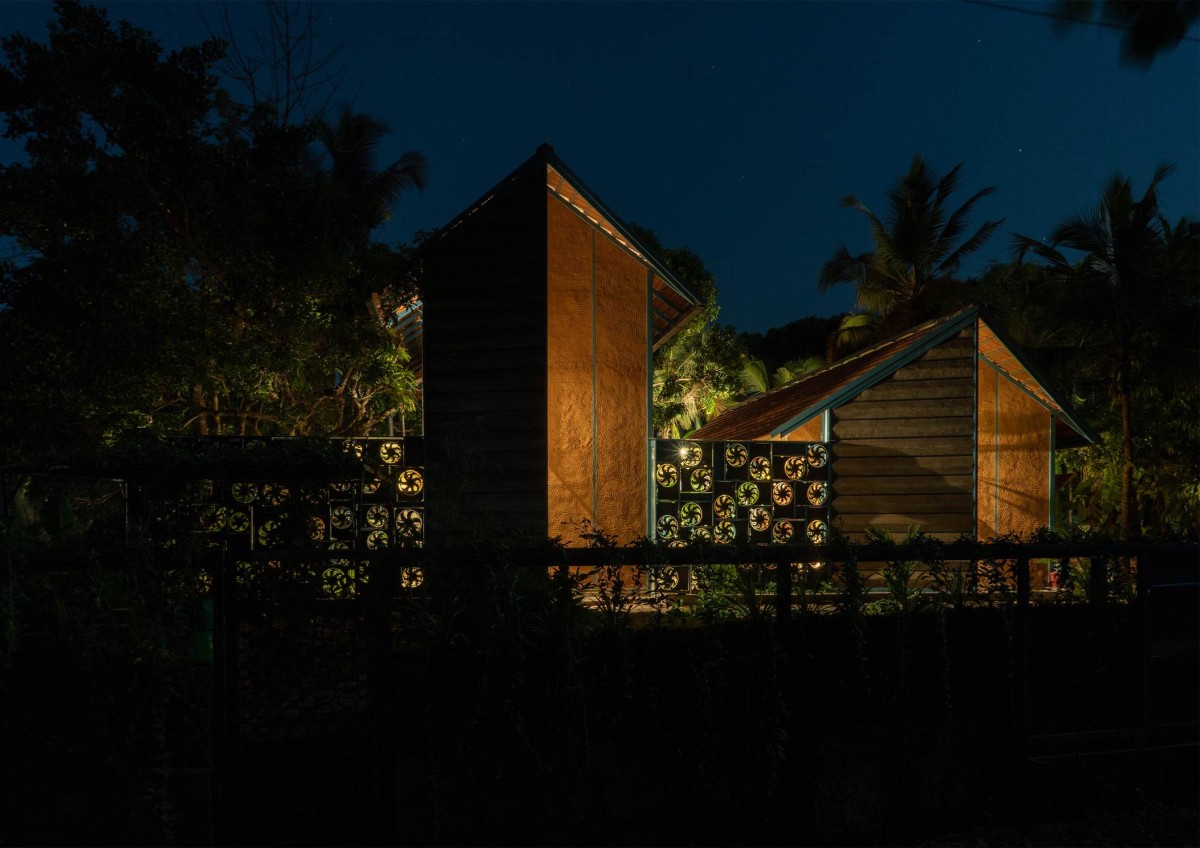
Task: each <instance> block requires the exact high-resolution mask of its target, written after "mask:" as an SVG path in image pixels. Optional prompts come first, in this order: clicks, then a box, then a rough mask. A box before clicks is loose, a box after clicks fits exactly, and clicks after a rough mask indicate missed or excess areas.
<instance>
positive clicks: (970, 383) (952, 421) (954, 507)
mask: <svg viewBox="0 0 1200 848" xmlns="http://www.w3.org/2000/svg"><path fill="white" fill-rule="evenodd" d="M974 348H975V341H974V330H973V328H972V329H967V330H964V331H963V332H962V333H960V334H959V335H957V336H955V337H954V338H953V339H950V340H948V341H946V342H943V343H942V344H941V345H939V346H937V347H936V348H933V349H932V350H930V351H928V352H926V353H925V354H924V355H923V356H922V357H921V358H920V359H918V360H916V361H915V362H912V363H910V364H908V365H906V366H904V367H903V368H901V369H900V370H899V371H897V372H896V373H895V374H893V375H891V376H890V377H888V378H887V379H886V380H884V381H882V382H881V383H879V384H877V385H875V386H873V387H871V388H870V389H867V390H865V391H863V392H862V393H861V394H859V395H858V396H857V397H856V398H854V399H853V400H851V401H849V402H847V403H845V404H843V405H842V406H840V407H838V408H836V409H834V410H833V412H832V426H831V431H832V436H833V439H832V444H831V449H832V451H833V457H834V459H833V473H834V477H833V483H832V493H833V498H832V507H833V513H834V516H835V521H836V522H837V523H838V524H839V525H840V526H841V527H842V529H843V530H845V531H846V532H847V533H849V534H850V535H851V536H852V537H854V538H862V533H863V531H864V530H865V529H866V527H867V525H875V526H879V527H883V528H885V529H887V530H890V531H892V532H893V533H903V532H904V531H905V530H906V529H907V528H908V527H909V526H915V527H919V528H920V529H922V530H924V531H925V532H926V533H929V534H931V535H934V536H937V537H939V538H944V539H953V538H954V537H956V536H958V535H959V534H960V533H969V532H972V531H973V530H974V528H975V499H974V473H975V456H974V434H975V411H976V410H975V397H974V385H975V359H974Z"/></svg>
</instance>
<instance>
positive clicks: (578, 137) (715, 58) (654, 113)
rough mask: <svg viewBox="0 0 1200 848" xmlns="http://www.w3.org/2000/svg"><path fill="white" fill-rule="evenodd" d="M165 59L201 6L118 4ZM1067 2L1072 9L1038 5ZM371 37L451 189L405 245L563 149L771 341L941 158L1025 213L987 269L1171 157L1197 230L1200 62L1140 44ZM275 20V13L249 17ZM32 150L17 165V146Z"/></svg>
mask: <svg viewBox="0 0 1200 848" xmlns="http://www.w3.org/2000/svg"><path fill="white" fill-rule="evenodd" d="M103 5H106V6H107V7H108V8H109V10H110V13H109V14H110V19H114V20H115V19H119V18H124V19H127V20H129V21H131V22H132V23H134V24H137V25H139V26H142V27H145V28H146V29H149V30H150V31H151V32H152V33H154V34H155V35H156V36H157V37H158V38H159V39H160V40H161V41H162V42H163V44H164V46H166V47H168V48H171V47H178V46H182V45H184V44H188V43H194V42H197V41H199V40H202V39H203V37H204V35H205V27H204V23H203V21H202V17H203V16H207V17H208V18H210V19H214V18H215V17H216V12H217V7H216V6H215V5H212V4H196V3H154V4H151V3H109V4H103ZM1023 8H1026V9H1046V8H1047V4H1024V5H1023ZM317 9H318V10H319V11H321V12H322V13H323V15H324V23H325V25H326V30H325V31H326V35H327V37H328V39H329V41H330V42H331V43H332V42H336V41H339V40H343V39H344V40H345V45H346V46H345V50H344V52H343V54H342V60H343V63H344V66H345V76H344V81H343V84H342V88H341V91H340V95H339V97H338V98H337V100H338V102H349V103H352V104H353V105H354V106H355V107H356V108H357V109H359V110H363V111H367V112H370V113H373V114H375V115H377V116H379V117H381V118H382V119H383V120H385V121H386V122H387V123H388V124H389V126H390V127H391V128H392V130H393V135H392V137H391V138H390V140H389V142H388V144H387V146H386V147H385V148H384V150H383V158H384V159H385V160H390V159H391V158H394V157H396V156H398V155H399V154H400V153H401V152H402V151H404V150H407V149H415V150H420V151H422V152H423V153H425V154H426V156H427V157H428V159H429V163H430V168H431V185H430V186H429V188H428V189H427V191H426V192H425V193H424V194H423V195H417V194H412V195H407V196H404V197H402V198H401V200H400V202H399V203H398V204H397V206H396V208H395V214H394V218H393V220H392V221H391V222H390V223H389V224H388V225H387V227H386V228H385V229H384V230H383V231H382V233H381V236H382V237H383V238H385V239H387V240H390V241H408V240H410V239H411V237H412V234H413V233H414V232H415V231H417V230H420V229H432V228H434V227H437V226H440V225H442V224H445V223H447V222H448V221H449V220H450V219H451V218H453V217H454V216H455V215H456V214H457V213H458V212H460V211H461V210H462V209H463V208H464V207H466V206H467V205H469V204H470V203H471V202H472V201H474V200H475V199H476V198H477V197H478V196H479V195H481V194H482V193H483V192H484V191H486V190H487V189H488V188H489V187H491V186H492V185H493V184H494V183H495V182H497V181H498V180H499V179H500V178H501V177H503V176H504V175H505V174H506V173H508V172H509V171H510V170H512V169H513V168H514V167H516V166H517V165H518V164H519V163H520V162H522V161H523V160H524V159H526V158H527V157H529V156H530V155H531V154H532V153H533V152H534V150H535V149H536V148H537V146H538V145H539V144H540V143H542V142H549V143H550V144H552V145H553V146H554V148H555V151H556V152H557V153H558V154H559V156H561V157H562V158H563V160H564V161H566V162H567V164H569V165H570V166H571V167H572V169H574V170H575V171H576V173H578V174H579V175H580V176H581V177H582V178H583V179H584V180H585V181H586V182H587V183H588V184H589V186H590V187H591V188H592V189H593V190H594V191H595V192H596V193H597V194H598V195H599V196H600V197H601V198H603V199H604V200H605V201H606V202H607V203H608V205H609V206H610V207H611V208H612V209H613V210H614V211H615V212H616V213H617V214H618V215H620V216H621V217H623V218H624V219H625V220H627V221H635V222H637V223H639V224H642V225H643V226H647V227H650V228H652V229H653V230H654V231H655V232H656V233H657V234H658V235H659V237H660V238H661V239H662V241H663V242H664V243H665V244H667V245H669V246H687V247H690V248H691V249H692V250H694V251H695V252H696V253H697V254H699V255H700V256H701V257H702V258H703V259H704V260H705V261H706V263H707V264H708V266H709V268H710V269H712V271H713V272H714V273H715V275H716V278H717V284H718V286H719V287H720V289H721V305H722V309H721V315H720V319H719V320H720V321H721V322H722V323H726V324H733V325H736V326H737V327H738V328H739V329H741V330H765V329H766V328H768V327H771V326H777V325H780V324H783V323H786V322H787V321H789V320H792V319H794V318H798V317H802V316H804V315H810V314H817V315H828V314H832V313H835V312H840V311H844V310H846V309H848V308H849V307H850V305H851V303H852V301H853V292H852V287H849V286H846V287H844V288H843V289H842V290H840V291H837V292H833V293H829V294H826V295H821V294H818V292H817V285H816V280H817V274H818V272H819V269H820V266H821V264H822V263H823V262H824V260H825V259H826V258H827V257H828V256H829V255H830V254H831V253H832V252H833V250H834V248H836V247H837V245H838V243H839V242H842V241H845V242H846V244H847V246H848V247H849V248H850V249H851V250H852V251H855V252H858V251H863V250H867V249H869V248H870V246H871V242H870V239H869V234H868V231H867V226H866V222H865V220H864V219H863V218H862V217H861V216H860V215H858V213H856V212H854V211H852V210H849V209H843V208H841V206H840V200H841V198H842V197H843V196H844V195H845V194H847V193H854V194H857V195H858V196H859V198H860V199H862V200H863V201H864V202H865V203H866V204H867V205H868V206H871V207H872V208H874V209H875V210H876V211H878V212H882V211H884V192H885V190H886V189H887V188H888V187H889V186H890V185H891V184H892V183H894V182H895V181H896V179H897V178H898V177H899V176H900V175H901V174H903V173H904V172H905V171H906V170H907V167H908V164H909V162H910V161H911V159H912V156H913V155H914V154H915V153H920V154H921V155H923V156H924V157H925V158H926V159H927V160H928V161H929V162H930V163H931V164H932V165H933V167H934V168H935V169H937V170H938V171H939V172H943V173H944V172H945V171H947V170H949V169H950V168H951V167H953V166H954V165H955V164H957V163H958V162H960V161H961V162H965V165H964V169H963V179H962V182H961V187H960V190H959V192H958V193H957V194H956V195H955V197H956V198H958V200H959V202H961V201H962V200H965V199H966V198H967V197H968V196H969V194H970V193H973V192H974V191H975V190H977V189H979V188H982V187H984V186H989V185H991V186H996V187H997V188H998V189H999V192H998V193H997V194H996V195H994V196H992V197H989V198H986V199H984V200H983V201H981V202H980V203H979V204H978V205H977V207H976V210H977V214H976V216H975V218H974V219H973V220H974V222H975V224H976V225H978V224H980V223H982V222H983V221H984V220H986V219H992V218H1005V219H1006V221H1005V223H1004V224H1003V225H1002V227H1001V228H1000V230H999V231H998V232H997V234H996V235H995V236H993V238H992V240H991V241H990V242H989V243H988V245H987V246H985V247H984V249H983V250H982V251H981V252H980V253H979V254H978V257H979V258H978V259H977V260H975V261H972V262H971V263H970V264H969V265H967V266H965V267H964V269H963V270H964V272H966V273H974V272H978V271H979V270H981V269H982V268H983V267H984V265H986V263H987V262H988V261H990V260H1006V259H1007V258H1008V248H1007V237H1008V234H1009V233H1012V232H1021V233H1024V234H1027V235H1032V236H1045V235H1046V234H1047V233H1048V232H1049V231H1050V229H1051V228H1052V227H1053V226H1054V224H1055V223H1056V222H1057V221H1059V220H1060V219H1062V218H1063V217H1064V216H1065V215H1067V214H1068V213H1070V212H1072V211H1074V210H1076V209H1078V208H1080V207H1082V206H1084V205H1086V204H1089V203H1094V202H1095V199H1096V197H1097V195H1098V192H1099V187H1100V184H1101V182H1102V181H1103V180H1104V179H1105V178H1106V177H1107V176H1108V175H1109V174H1111V173H1112V172H1114V171H1121V172H1123V173H1126V174H1128V175H1130V176H1132V177H1133V178H1134V188H1135V191H1137V192H1139V193H1140V192H1141V191H1142V190H1143V189H1144V187H1145V185H1146V182H1147V180H1148V179H1149V177H1150V174H1151V173H1152V172H1153V169H1154V166H1155V164H1156V162H1158V161H1160V160H1162V159H1168V160H1170V161H1172V162H1174V163H1175V165H1176V166H1177V171H1176V172H1175V174H1174V175H1172V176H1171V177H1170V178H1169V179H1168V181H1167V182H1166V183H1165V184H1164V186H1163V190H1162V195H1161V199H1162V204H1163V206H1164V208H1165V210H1166V212H1167V213H1168V216H1169V217H1171V218H1172V219H1176V218H1178V217H1180V216H1182V215H1190V216H1193V217H1197V216H1200V44H1198V43H1197V42H1196V41H1195V40H1194V39H1195V37H1196V28H1195V27H1193V29H1192V31H1191V33H1190V34H1189V35H1190V38H1191V39H1192V40H1188V41H1185V42H1183V43H1182V44H1180V45H1179V46H1178V47H1177V48H1176V49H1175V50H1174V51H1172V52H1169V53H1165V54H1162V55H1160V56H1159V57H1158V58H1157V60H1156V61H1155V62H1154V64H1153V65H1152V66H1151V67H1150V69H1149V70H1142V69H1140V68H1136V67H1126V66H1123V65H1121V64H1120V62H1119V33H1117V32H1115V31H1113V30H1109V29H1104V28H1101V27H1096V26H1081V27H1076V28H1075V29H1073V30H1071V31H1070V32H1068V33H1066V34H1065V35H1064V36H1061V37H1060V36H1059V35H1058V34H1057V33H1056V32H1055V30H1054V28H1053V25H1052V22H1051V21H1050V20H1049V19H1046V18H1044V17H1038V16H1034V15H1029V14H1021V13H1018V12H1012V11H1005V10H1000V9H995V8H989V7H985V6H979V5H973V4H967V3H954V2H936V3H934V2H929V3H907V2H889V3H861V2H842V3H815V2H814V3H759V2H743V3H738V4H732V3H669V4H668V3H636V4H629V3H616V2H605V3H548V4H543V3H520V4H512V3H502V2H490V3H450V2H437V3H393V2H378V3H328V4H317ZM0 10H2V12H3V14H2V15H0V18H2V21H0V32H2V33H5V34H7V33H9V32H12V31H14V30H20V31H24V32H26V33H27V34H30V35H34V36H35V37H38V38H42V37H44V34H45V28H44V24H45V21H46V20H48V19H49V18H50V17H51V15H52V7H51V5H50V4H49V3H42V2H38V3H8V4H4V5H3V6H2V7H0ZM233 14H234V18H235V21H238V22H254V23H260V22H261V21H262V20H263V18H262V11H261V8H260V7H259V6H258V4H251V3H241V4H235V5H234V7H233ZM4 154H5V155H6V156H10V155H11V148H10V147H9V148H4Z"/></svg>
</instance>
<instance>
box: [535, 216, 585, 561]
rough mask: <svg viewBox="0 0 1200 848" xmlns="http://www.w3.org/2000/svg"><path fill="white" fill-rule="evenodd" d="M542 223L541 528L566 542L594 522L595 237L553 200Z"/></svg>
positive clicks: (582, 220) (582, 223) (583, 221)
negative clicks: (543, 484) (543, 462)
mask: <svg viewBox="0 0 1200 848" xmlns="http://www.w3.org/2000/svg"><path fill="white" fill-rule="evenodd" d="M542 204H543V206H545V207H546V210H547V211H546V216H547V228H548V229H547V244H548V252H547V271H546V282H545V285H546V288H547V298H548V300H547V303H548V313H547V314H548V316H549V320H548V323H547V326H546V328H545V329H543V330H542V333H543V335H544V336H545V338H546V345H547V350H548V360H547V392H548V397H547V406H546V423H545V426H546V432H547V451H548V457H547V497H548V499H549V500H548V506H547V509H548V513H547V526H546V527H544V528H543V532H549V534H550V535H551V536H558V535H562V536H564V537H566V538H567V539H569V540H570V539H573V538H574V537H575V536H577V530H576V529H575V528H578V526H579V522H580V521H581V520H583V519H588V520H592V519H593V517H594V514H593V513H594V496H595V487H594V475H593V464H594V457H595V452H596V421H595V380H594V371H593V369H594V363H593V358H592V357H593V352H594V341H593V339H594V336H595V325H594V321H595V315H594V294H595V292H594V286H595V270H596V269H595V250H594V246H595V245H594V242H595V238H596V235H595V230H594V229H593V227H592V225H591V223H590V222H588V221H587V220H585V219H583V218H582V217H580V216H579V215H578V214H576V213H575V212H574V211H573V210H572V209H571V208H570V207H568V206H567V205H566V204H564V203H563V202H561V201H560V200H558V199H557V198H556V197H554V196H552V195H551V196H548V195H547V194H545V193H543V195H542Z"/></svg>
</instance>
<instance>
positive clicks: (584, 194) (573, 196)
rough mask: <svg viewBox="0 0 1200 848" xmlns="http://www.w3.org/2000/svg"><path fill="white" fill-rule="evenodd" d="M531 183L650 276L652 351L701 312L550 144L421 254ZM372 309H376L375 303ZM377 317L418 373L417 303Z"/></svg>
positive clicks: (696, 301)
mask: <svg viewBox="0 0 1200 848" xmlns="http://www.w3.org/2000/svg"><path fill="white" fill-rule="evenodd" d="M535 178H542V179H544V180H545V182H546V189H547V191H549V192H550V193H552V194H554V195H555V196H557V197H558V198H559V199H561V200H562V201H563V202H565V203H567V204H568V205H569V206H571V207H572V208H574V209H575V211H576V212H578V213H579V214H581V215H583V216H584V217H585V218H587V219H588V220H589V221H591V222H592V223H593V224H594V225H595V226H597V227H598V228H599V229H600V230H602V231H603V232H604V233H605V234H607V235H608V236H609V237H610V238H612V239H613V240H614V241H616V242H617V243H618V244H620V245H621V246H622V247H623V248H624V249H625V250H627V251H628V252H629V253H631V254H632V255H633V256H635V257H636V258H637V259H638V260H639V261H640V262H641V263H642V264H643V265H645V266H646V268H647V269H648V270H650V271H652V272H653V277H652V279H653V299H652V300H653V312H652V319H653V345H654V347H655V348H656V349H657V348H658V347H659V346H660V345H661V344H662V343H663V342H665V341H666V340H667V339H668V338H670V337H671V336H672V335H674V334H675V332H676V331H678V330H680V329H681V328H682V327H683V326H684V325H685V324H687V322H688V320H689V319H690V318H692V316H694V315H695V314H696V313H697V312H699V310H700V307H701V301H700V298H699V297H698V296H697V295H696V293H695V292H693V291H692V290H691V289H690V288H688V287H687V286H686V285H685V284H683V283H682V282H680V281H679V280H678V279H676V278H675V276H674V275H673V274H672V273H671V272H670V271H669V270H667V268H666V266H664V265H663V264H662V263H661V262H660V261H658V260H657V259H656V258H654V256H653V255H651V253H650V252H649V251H648V250H646V249H645V248H644V247H642V246H641V245H640V244H638V241H637V239H635V238H634V237H633V235H632V234H631V233H630V231H629V227H628V226H627V225H626V224H625V223H624V222H623V221H622V220H621V219H620V218H619V217H618V216H617V215H616V214H615V213H614V212H613V211H612V210H611V209H609V208H608V206H607V205H605V203H604V202H603V201H602V200H600V198H599V197H597V196H596V194H595V193H594V192H593V191H592V190H591V189H589V188H588V187H587V185H586V184H585V183H584V182H583V180H581V179H580V178H579V177H578V176H577V175H576V174H575V172H574V171H572V170H571V169H570V168H569V167H568V166H567V165H566V163H565V162H563V161H562V160H561V159H560V158H559V157H558V156H557V154H555V152H554V148H552V147H551V146H550V145H548V144H543V145H541V146H540V147H538V149H537V151H536V152H535V153H534V154H533V156H531V157H530V158H529V159H527V160H525V161H524V162H522V163H521V164H520V165H518V166H517V167H516V168H515V169H514V170H513V171H512V172H511V173H510V174H508V176H506V177H504V179H502V180H500V182H498V183H496V185H494V186H493V187H492V188H491V189H490V190H489V191H488V192H486V193H485V194H484V195H483V196H482V197H480V198H479V199H478V200H476V201H475V202H474V203H472V204H471V205H470V206H468V207H467V208H466V209H464V210H463V211H462V212H461V213H459V214H458V215H457V216H456V217H455V218H454V219H453V220H451V221H450V223H448V224H446V226H444V227H442V228H441V229H440V230H438V232H437V234H436V235H435V236H433V237H432V238H431V239H429V240H428V241H427V242H425V243H424V244H423V245H422V246H421V248H420V249H421V250H431V249H435V248H436V247H437V246H438V245H439V244H441V243H443V242H444V241H445V240H447V239H449V238H451V237H452V236H453V235H454V234H455V233H456V232H457V231H459V230H460V229H462V228H465V227H469V226H471V225H472V224H473V223H475V220H476V218H475V216H476V214H477V213H478V212H479V211H480V210H482V209H483V208H484V207H485V206H487V205H488V204H489V203H491V202H492V201H494V200H495V199H496V198H497V197H500V196H502V195H504V194H506V193H507V192H509V191H512V190H513V189H514V188H515V187H517V186H519V185H522V184H524V183H525V182H526V180H529V179H535ZM376 306H377V308H379V307H380V301H379V300H378V299H377V300H376ZM381 311H382V313H383V315H382V317H383V318H384V320H385V321H387V322H389V323H390V325H391V326H392V327H394V328H396V329H399V330H400V331H401V333H402V336H403V338H404V341H405V345H406V347H408V349H409V355H410V357H411V359H410V367H413V368H415V369H416V370H418V372H419V369H420V365H421V350H420V341H421V336H422V332H423V325H422V319H421V302H420V301H419V300H416V301H410V302H406V303H403V304H399V305H396V306H394V307H390V308H383V309H382V310H381Z"/></svg>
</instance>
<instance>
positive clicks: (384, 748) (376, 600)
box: [367, 548, 403, 845]
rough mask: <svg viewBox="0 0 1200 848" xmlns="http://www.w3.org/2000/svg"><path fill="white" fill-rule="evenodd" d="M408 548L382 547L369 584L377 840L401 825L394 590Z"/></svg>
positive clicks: (373, 560) (381, 841)
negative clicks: (400, 559)
mask: <svg viewBox="0 0 1200 848" xmlns="http://www.w3.org/2000/svg"><path fill="white" fill-rule="evenodd" d="M402 550H403V549H390V548H389V549H386V550H384V551H377V552H376V556H374V557H372V558H371V566H370V568H371V569H372V571H373V572H374V573H373V574H371V576H370V579H369V581H368V582H367V598H368V605H367V627H368V639H369V648H368V652H369V653H368V657H367V662H368V670H367V681H368V686H369V687H370V698H371V764H372V778H373V779H372V784H373V787H372V788H373V790H374V796H375V804H374V807H375V841H376V843H377V844H380V845H387V844H391V842H392V840H393V839H394V838H395V833H394V831H395V827H396V751H395V739H394V735H393V733H392V727H393V725H394V723H395V720H396V717H395V715H393V708H392V707H393V703H392V697H391V696H392V669H391V657H392V593H393V590H394V588H395V587H396V586H398V585H399V580H400V569H399V562H398V555H400V554H401V553H402Z"/></svg>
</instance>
